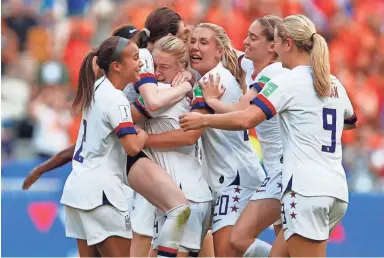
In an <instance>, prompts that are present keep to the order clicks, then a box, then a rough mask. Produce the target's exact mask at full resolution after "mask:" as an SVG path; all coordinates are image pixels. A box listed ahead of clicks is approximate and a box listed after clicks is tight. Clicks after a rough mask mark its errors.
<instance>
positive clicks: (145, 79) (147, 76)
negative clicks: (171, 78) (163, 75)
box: [134, 73, 157, 93]
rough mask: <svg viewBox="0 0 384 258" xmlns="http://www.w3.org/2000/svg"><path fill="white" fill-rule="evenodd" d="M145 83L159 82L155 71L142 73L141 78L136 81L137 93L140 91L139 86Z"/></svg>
mask: <svg viewBox="0 0 384 258" xmlns="http://www.w3.org/2000/svg"><path fill="white" fill-rule="evenodd" d="M145 83H155V84H157V79H156V76H155V75H154V74H153V73H142V74H140V80H139V81H138V82H136V83H135V85H134V88H135V91H136V92H137V93H139V88H140V86H141V85H143V84H145Z"/></svg>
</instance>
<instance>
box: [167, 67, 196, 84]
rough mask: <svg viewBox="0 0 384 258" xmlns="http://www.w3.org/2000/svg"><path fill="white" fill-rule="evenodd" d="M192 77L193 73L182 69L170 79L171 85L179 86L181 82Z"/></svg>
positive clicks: (187, 80)
mask: <svg viewBox="0 0 384 258" xmlns="http://www.w3.org/2000/svg"><path fill="white" fill-rule="evenodd" d="M192 77H193V75H192V73H191V72H190V71H187V70H183V71H181V72H178V73H177V74H176V76H175V78H173V80H172V83H171V85H172V87H175V86H179V85H180V84H182V83H183V82H189V81H190V80H192Z"/></svg>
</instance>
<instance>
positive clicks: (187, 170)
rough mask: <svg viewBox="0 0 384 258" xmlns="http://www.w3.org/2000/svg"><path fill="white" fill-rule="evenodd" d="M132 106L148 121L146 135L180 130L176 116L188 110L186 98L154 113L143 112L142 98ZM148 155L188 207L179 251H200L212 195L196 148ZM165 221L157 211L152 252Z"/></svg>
mask: <svg viewBox="0 0 384 258" xmlns="http://www.w3.org/2000/svg"><path fill="white" fill-rule="evenodd" d="M158 87H160V88H169V87H170V85H169V84H162V83H159V84H158ZM134 105H135V107H136V108H137V109H138V110H139V111H141V112H142V113H143V115H145V116H147V117H149V118H151V119H149V120H147V121H146V123H145V130H146V131H147V132H148V133H149V134H159V133H163V132H167V131H171V130H178V129H180V124H179V116H180V115H182V114H185V113H186V112H189V110H190V104H189V101H188V98H184V99H182V100H181V101H179V102H178V103H176V104H175V105H173V106H171V107H166V108H162V109H159V110H157V111H153V112H150V111H148V110H146V109H145V104H144V100H143V98H142V97H140V98H139V99H138V100H137V101H136V102H135V104H134ZM147 152H149V154H150V155H151V157H153V159H154V160H155V161H156V163H157V164H159V165H160V166H161V167H163V168H164V169H165V170H166V171H167V172H168V173H169V174H170V175H171V177H172V179H173V180H174V181H175V182H176V184H177V185H179V186H180V188H181V189H182V191H183V193H184V195H185V197H186V198H187V199H188V201H189V203H190V205H191V215H190V217H189V219H188V222H187V225H186V227H185V229H184V231H183V236H182V238H181V240H180V247H181V249H180V250H181V251H183V252H188V251H198V250H200V248H201V244H202V239H203V237H204V236H205V234H206V232H207V230H208V227H209V221H210V214H211V201H212V195H211V191H210V190H209V186H208V184H207V182H206V181H205V179H204V178H203V176H202V169H201V164H200V161H199V153H200V149H199V146H198V144H197V143H196V144H194V145H189V146H185V147H181V148H177V149H167V150H164V149H161V150H157V149H153V148H150V149H147ZM165 220H166V217H165V214H164V213H163V212H162V211H160V210H159V209H157V211H156V218H155V224H154V233H153V246H154V248H156V247H157V245H158V243H157V237H158V235H159V232H160V231H161V228H162V226H163V224H164V222H165Z"/></svg>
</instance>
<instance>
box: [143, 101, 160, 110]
mask: <svg viewBox="0 0 384 258" xmlns="http://www.w3.org/2000/svg"><path fill="white" fill-rule="evenodd" d="M145 107H146V108H147V109H148V111H150V112H154V111H157V110H159V109H160V105H159V104H158V103H155V102H151V103H149V104H146V105H145Z"/></svg>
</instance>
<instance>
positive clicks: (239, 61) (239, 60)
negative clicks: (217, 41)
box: [237, 54, 244, 67]
mask: <svg viewBox="0 0 384 258" xmlns="http://www.w3.org/2000/svg"><path fill="white" fill-rule="evenodd" d="M243 58H244V54H242V55H241V56H239V57H238V58H237V63H238V64H239V67H241V61H243Z"/></svg>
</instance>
